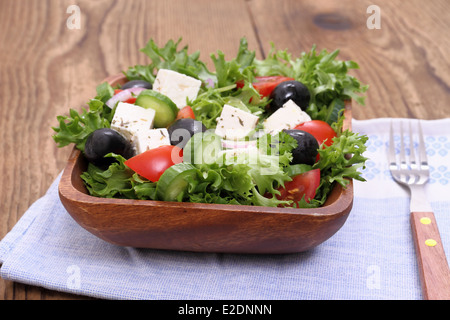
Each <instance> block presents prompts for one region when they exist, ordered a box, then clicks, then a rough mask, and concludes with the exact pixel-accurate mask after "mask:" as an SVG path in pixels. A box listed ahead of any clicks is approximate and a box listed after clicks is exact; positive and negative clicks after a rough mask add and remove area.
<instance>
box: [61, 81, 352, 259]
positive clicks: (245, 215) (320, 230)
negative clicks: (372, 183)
mask: <svg viewBox="0 0 450 320" xmlns="http://www.w3.org/2000/svg"><path fill="white" fill-rule="evenodd" d="M106 81H108V82H109V83H110V84H111V85H113V86H114V85H117V84H123V83H125V82H126V78H125V77H124V76H122V75H117V76H112V77H109V78H107V79H106ZM345 113H346V120H345V125H344V129H347V128H348V129H351V105H350V103H348V104H347V106H346V110H345ZM86 167H87V161H86V160H85V159H84V157H83V155H82V154H81V153H80V151H78V150H77V149H74V150H73V151H72V153H71V155H70V157H69V160H68V163H67V166H66V168H65V169H64V172H63V175H62V177H61V181H60V184H59V196H60V199H61V201H62V203H63V205H64V207H65V208H66V210H67V211H68V212H69V214H70V215H71V216H72V217H73V219H74V220H75V221H76V222H77V223H78V224H79V225H80V226H82V227H83V228H84V229H86V230H88V231H89V232H91V233H92V234H94V235H95V236H97V237H99V238H101V239H103V240H105V241H107V242H109V243H112V244H116V245H120V246H130V247H136V248H153V249H168V250H183V251H196V252H228V253H265V254H269V253H295V252H301V251H306V250H309V249H311V248H314V247H316V246H317V245H319V244H321V243H323V242H324V241H326V240H327V239H329V238H330V237H331V236H332V235H334V234H335V233H336V232H337V231H338V230H339V229H340V228H341V227H342V225H343V224H344V223H345V221H346V219H347V217H348V215H349V213H350V210H351V208H352V205H353V184H352V181H350V183H349V185H348V186H347V188H345V189H344V188H342V187H341V186H340V185H336V186H335V187H334V189H333V190H332V192H331V194H330V195H329V197H328V199H327V201H326V203H325V204H324V206H322V207H320V208H317V209H295V208H269V207H259V206H242V205H220V204H202V203H184V202H183V203H179V202H165V201H150V200H129V199H107V198H97V197H93V196H90V195H89V194H88V192H87V189H86V187H85V186H84V183H83V181H82V179H81V178H80V175H81V173H82V172H84V171H85V170H86Z"/></svg>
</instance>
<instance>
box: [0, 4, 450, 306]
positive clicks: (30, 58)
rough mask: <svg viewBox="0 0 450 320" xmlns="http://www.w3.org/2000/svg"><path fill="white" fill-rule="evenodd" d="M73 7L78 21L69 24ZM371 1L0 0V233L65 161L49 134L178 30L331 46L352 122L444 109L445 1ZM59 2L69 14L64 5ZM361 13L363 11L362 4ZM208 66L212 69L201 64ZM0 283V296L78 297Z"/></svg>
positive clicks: (292, 45) (201, 41)
mask: <svg viewBox="0 0 450 320" xmlns="http://www.w3.org/2000/svg"><path fill="white" fill-rule="evenodd" d="M74 4H75V5H77V6H78V7H79V8H80V13H81V16H80V17H81V19H80V28H79V29H76V28H75V29H73V28H69V27H71V26H75V27H76V25H71V24H70V23H69V24H68V23H67V22H68V20H69V22H70V21H72V20H70V19H71V18H73V17H74V16H73V15H72V14H73V13H74V12H72V11H70V8H69V6H71V5H74ZM372 4H373V1H371V0H359V1H350V0H345V1H342V0H341V1H337V0H335V1H332V0H305V1H300V0H279V1H274V0H227V1H211V0H189V1H185V0H164V1H157V0H153V1H145V0H96V1H89V0H79V1H77V0H47V1H45V0H16V1H1V2H0V29H1V30H2V31H1V32H0V47H1V49H0V130H1V137H2V143H1V145H0V173H1V177H2V179H0V189H1V191H2V192H1V194H0V206H1V210H0V239H1V238H3V237H4V236H5V235H6V233H7V232H8V231H9V230H11V229H12V228H13V226H14V225H15V224H16V222H17V221H18V220H19V219H20V217H21V216H22V215H23V213H24V212H25V211H26V210H27V208H28V207H29V206H30V205H31V204H32V203H33V202H34V201H35V200H37V199H38V198H39V197H41V196H42V195H43V194H44V193H45V191H46V190H47V188H48V187H49V185H50V183H51V182H52V181H53V180H54V179H55V178H56V176H57V175H58V173H60V172H61V170H62V169H63V168H64V165H65V162H66V160H67V157H68V154H69V152H70V148H66V149H58V148H57V147H56V144H55V143H54V141H53V139H52V138H51V135H52V134H53V131H52V129H51V127H52V126H55V125H56V124H57V122H56V116H57V115H60V114H65V113H67V112H68V109H69V108H80V107H81V106H82V105H84V103H85V102H86V101H88V99H90V98H91V97H93V96H94V95H95V87H96V85H97V84H98V83H100V81H101V80H102V79H104V78H105V77H106V76H108V75H111V74H115V73H118V72H120V71H122V70H125V69H126V68H127V67H128V66H130V65H135V64H143V63H147V62H148V60H147V59H146V56H145V55H144V54H142V53H140V52H139V49H140V48H142V47H143V46H144V45H145V44H146V42H147V41H148V40H149V39H150V38H153V39H155V41H156V42H157V43H158V44H161V45H162V44H164V43H165V42H166V41H167V40H169V39H175V40H176V39H178V38H179V37H182V38H183V40H182V44H188V45H189V48H190V51H191V52H194V51H197V50H200V51H201V52H202V53H203V54H202V57H203V59H205V60H208V61H209V58H208V56H209V54H210V53H213V52H216V51H217V50H219V49H220V50H222V51H223V52H224V53H225V55H226V56H227V57H230V58H231V57H234V56H235V54H236V52H237V48H238V45H239V39H240V38H241V37H242V36H245V37H247V39H248V42H249V47H250V48H251V49H253V50H255V51H256V54H257V57H258V58H263V57H265V56H266V55H267V54H268V52H269V49H270V41H273V42H274V43H275V45H276V47H277V48H279V49H286V48H288V49H289V50H290V51H291V52H292V53H293V54H299V53H300V52H302V51H307V50H309V49H310V48H311V46H312V45H313V44H316V45H317V47H318V48H319V49H322V48H326V49H328V50H334V49H336V48H340V49H341V53H340V58H341V59H351V60H355V61H356V62H358V63H359V65H360V70H357V71H355V72H352V74H353V75H355V76H356V77H358V78H359V79H360V80H361V81H362V82H363V83H366V84H369V85H370V89H369V92H368V93H367V103H366V104H367V106H366V107H359V106H357V107H355V108H354V112H353V114H354V118H356V119H370V118H376V117H412V118H422V119H437V118H442V117H449V116H450V94H449V93H450V58H449V52H450V40H449V39H450V38H449V37H448V33H449V31H450V22H449V21H450V2H449V1H446V0H432V1H427V2H426V3H425V2H423V1H421V0H414V1H411V0H409V1H400V0H396V1H381V0H379V1H376V4H377V5H378V7H379V9H380V20H379V21H381V23H380V29H369V28H368V20H369V25H371V23H370V22H377V20H372V18H374V17H375V16H372V15H373V14H376V12H374V11H370V10H369V13H367V10H368V8H369V6H370V5H372ZM68 9H69V13H67V10H68ZM369 9H370V8H369ZM209 66H210V67H211V64H209ZM80 298H84V297H76V296H73V295H69V294H65V293H59V292H53V291H49V290H46V289H42V288H38V287H33V286H29V285H24V284H20V283H13V282H10V281H4V280H0V299H7V300H11V299H20V300H23V299H33V300H35V299H80Z"/></svg>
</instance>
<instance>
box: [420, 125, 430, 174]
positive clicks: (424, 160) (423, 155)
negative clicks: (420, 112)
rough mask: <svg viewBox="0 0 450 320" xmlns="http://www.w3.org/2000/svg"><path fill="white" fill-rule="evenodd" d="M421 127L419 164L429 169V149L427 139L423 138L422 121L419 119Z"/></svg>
mask: <svg viewBox="0 0 450 320" xmlns="http://www.w3.org/2000/svg"><path fill="white" fill-rule="evenodd" d="M418 127H419V147H418V150H419V164H420V167H421V168H423V169H426V170H427V169H428V159H427V150H426V148H425V141H424V139H423V132H422V125H421V123H420V121H418Z"/></svg>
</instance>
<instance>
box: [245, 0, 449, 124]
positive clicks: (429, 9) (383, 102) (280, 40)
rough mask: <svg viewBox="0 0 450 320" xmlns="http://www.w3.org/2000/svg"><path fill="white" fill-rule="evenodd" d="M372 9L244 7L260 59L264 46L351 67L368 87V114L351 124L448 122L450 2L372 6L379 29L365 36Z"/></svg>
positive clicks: (320, 0)
mask: <svg viewBox="0 0 450 320" xmlns="http://www.w3.org/2000/svg"><path fill="white" fill-rule="evenodd" d="M372 4H374V3H373V1H370V0H364V1H351V0H345V1H332V0H317V1H316V0H315V1H296V0H284V1H271V0H253V1H250V6H249V7H250V8H251V13H252V17H253V20H254V23H255V25H256V28H257V34H258V36H259V39H260V42H261V43H262V44H263V46H264V51H265V53H266V54H267V52H268V49H269V45H268V43H269V41H274V42H275V44H276V47H277V48H279V49H286V48H289V49H290V50H291V51H292V52H293V53H296V54H299V53H300V52H301V51H308V50H310V48H311V47H312V45H313V44H316V45H317V47H318V49H324V48H326V49H328V50H329V51H332V50H335V49H337V48H339V49H340V50H341V51H340V56H339V57H340V58H342V59H345V60H348V59H350V60H355V61H356V62H358V63H359V65H360V70H357V71H352V74H353V75H355V76H357V77H358V78H359V79H360V80H361V81H362V82H363V83H367V84H369V85H370V89H369V91H368V93H367V107H365V108H359V107H358V106H355V107H354V110H353V111H354V117H355V118H356V119H369V118H374V117H417V118H423V119H437V118H442V117H448V116H450V109H449V107H448V106H449V105H450V95H449V93H450V72H449V68H450V67H449V66H450V58H449V55H448V52H449V51H450V42H449V41H448V38H446V37H445V36H444V35H446V34H448V32H449V31H450V30H449V24H448V19H449V18H450V16H449V12H450V2H448V1H445V0H444V1H441V0H432V1H429V2H427V5H424V4H423V2H422V1H420V0H414V1H408V3H407V4H406V3H405V2H401V1H377V2H376V4H377V5H378V6H379V8H380V10H381V11H380V12H381V15H380V16H381V29H368V28H367V19H368V18H369V17H370V16H371V14H372V12H371V13H370V14H367V8H368V7H369V6H370V5H372Z"/></svg>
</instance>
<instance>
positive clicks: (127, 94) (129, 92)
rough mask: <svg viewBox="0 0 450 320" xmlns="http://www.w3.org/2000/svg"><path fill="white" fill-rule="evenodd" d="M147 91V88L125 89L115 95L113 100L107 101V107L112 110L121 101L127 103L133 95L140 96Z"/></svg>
mask: <svg viewBox="0 0 450 320" xmlns="http://www.w3.org/2000/svg"><path fill="white" fill-rule="evenodd" d="M144 90H146V89H145V88H130V89H125V90H123V91H120V92H119V93H117V94H115V95H114V96H113V97H112V98H111V99H109V100H108V101H106V105H107V106H108V107H110V108H111V109H112V108H114V106H115V105H116V104H117V102H119V101H122V102H123V101H127V100H128V99H130V98H132V97H133V94H134V95H135V96H137V95H139V93H141V92H142V91H144Z"/></svg>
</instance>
